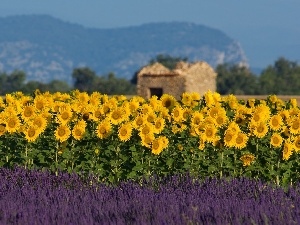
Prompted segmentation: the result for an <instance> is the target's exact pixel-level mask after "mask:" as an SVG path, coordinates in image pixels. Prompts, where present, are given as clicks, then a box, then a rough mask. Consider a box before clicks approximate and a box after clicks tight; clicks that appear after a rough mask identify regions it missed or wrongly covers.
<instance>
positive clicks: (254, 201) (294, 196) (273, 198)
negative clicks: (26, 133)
mask: <svg viewBox="0 0 300 225" xmlns="http://www.w3.org/2000/svg"><path fill="white" fill-rule="evenodd" d="M0 179H1V183H0V224H22V225H26V224H30V225H33V224H44V225H47V224H64V225H67V224H74V225H75V224H80V225H83V224H222V225H223V224H299V223H300V207H299V204H298V203H299V202H300V185H293V187H289V188H286V189H285V190H284V189H282V188H281V187H278V186H276V187H275V186H271V185H268V184H266V183H263V182H261V181H255V180H253V179H252V180H250V179H246V178H235V179H231V180H229V179H228V180H226V179H215V178H211V179H206V180H202V181H201V180H200V179H195V178H191V177H190V176H188V175H185V176H183V175H181V176H171V177H168V178H163V179H162V178H159V180H158V178H151V179H148V180H147V181H146V180H143V181H140V182H139V184H138V183H136V182H130V181H127V182H124V183H121V184H119V185H104V184H100V183H99V182H97V181H96V180H94V179H93V178H92V177H90V178H85V179H82V178H80V176H79V175H76V174H68V173H60V174H58V176H56V175H53V174H50V173H48V172H41V171H34V170H24V169H21V168H15V169H5V168H0Z"/></svg>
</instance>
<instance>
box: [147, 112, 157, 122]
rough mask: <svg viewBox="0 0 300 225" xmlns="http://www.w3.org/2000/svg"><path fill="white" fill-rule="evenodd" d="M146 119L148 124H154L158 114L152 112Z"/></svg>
mask: <svg viewBox="0 0 300 225" xmlns="http://www.w3.org/2000/svg"><path fill="white" fill-rule="evenodd" d="M145 118H146V120H147V122H148V123H154V121H155V119H156V118H157V116H156V114H155V113H154V112H153V111H152V112H148V113H147V114H146V115H145Z"/></svg>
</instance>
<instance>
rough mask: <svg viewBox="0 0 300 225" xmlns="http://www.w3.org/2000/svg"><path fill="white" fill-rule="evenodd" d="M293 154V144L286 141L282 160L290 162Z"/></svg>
mask: <svg viewBox="0 0 300 225" xmlns="http://www.w3.org/2000/svg"><path fill="white" fill-rule="evenodd" d="M292 153H293V145H292V143H290V142H288V141H286V142H285V143H284V145H283V151H282V158H283V160H288V159H289V158H290V157H291V155H292Z"/></svg>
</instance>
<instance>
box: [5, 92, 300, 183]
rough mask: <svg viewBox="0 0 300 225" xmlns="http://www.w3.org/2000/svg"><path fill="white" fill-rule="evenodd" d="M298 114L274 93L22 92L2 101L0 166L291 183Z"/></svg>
mask: <svg viewBox="0 0 300 225" xmlns="http://www.w3.org/2000/svg"><path fill="white" fill-rule="evenodd" d="M299 115H300V110H299V107H298V106H297V102H296V101H295V99H291V100H290V101H289V102H283V101H282V100H280V99H278V98H277V97H276V96H275V95H271V96H269V97H268V98H267V99H265V100H256V99H249V100H248V101H246V102H244V101H238V100H237V98H236V97H235V96H234V95H228V96H223V97H221V96H220V95H219V94H218V93H212V92H207V93H206V94H205V95H204V96H202V97H201V96H200V95H199V94H198V93H183V95H182V99H181V100H180V101H176V100H175V98H174V97H173V96H171V95H167V94H164V95H163V96H162V97H161V99H159V100H158V99H157V97H156V96H153V97H152V98H151V99H150V100H146V99H143V98H141V97H138V96H135V97H133V98H131V99H127V98H126V97H125V96H122V95H119V96H113V97H108V96H107V95H105V94H100V93H98V92H93V93H92V94H90V95H89V94H87V93H86V92H80V91H78V90H76V91H72V92H70V93H69V94H63V93H59V92H58V93H54V94H50V93H49V92H46V93H39V92H36V93H35V95H34V96H28V95H23V94H22V93H20V92H17V93H12V94H7V95H6V96H5V99H3V100H2V103H1V113H0V141H1V145H0V154H1V155H0V166H4V167H13V166H15V165H20V166H24V167H26V168H48V169H50V170H51V171H55V172H56V173H57V172H58V171H60V170H62V171H68V172H80V173H90V172H93V173H94V174H95V175H96V176H98V179H99V180H100V181H103V182H109V183H118V182H120V181H122V180H127V179H137V178H140V177H145V176H146V177H150V176H152V175H159V176H167V175H172V174H182V173H185V172H189V173H191V174H192V175H197V176H200V177H224V176H225V177H240V176H246V177H251V178H256V179H258V178H260V179H262V180H265V181H270V182H273V183H276V184H277V185H288V184H290V183H294V182H295V181H297V180H298V179H299V174H300V173H299V163H300V161H299V156H298V152H299V149H300V144H299V143H300V120H299Z"/></svg>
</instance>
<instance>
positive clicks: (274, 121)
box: [269, 115, 283, 131]
mask: <svg viewBox="0 0 300 225" xmlns="http://www.w3.org/2000/svg"><path fill="white" fill-rule="evenodd" d="M282 125H283V121H282V117H281V116H280V115H274V116H272V117H271V118H270V120H269V127H270V128H271V129H272V130H275V131H278V130H280V129H281V128H282Z"/></svg>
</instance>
